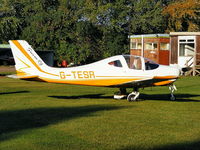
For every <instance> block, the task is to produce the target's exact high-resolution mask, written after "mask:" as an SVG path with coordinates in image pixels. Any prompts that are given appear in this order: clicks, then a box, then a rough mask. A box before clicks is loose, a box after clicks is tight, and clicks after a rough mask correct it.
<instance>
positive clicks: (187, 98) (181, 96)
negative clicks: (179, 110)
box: [140, 94, 200, 102]
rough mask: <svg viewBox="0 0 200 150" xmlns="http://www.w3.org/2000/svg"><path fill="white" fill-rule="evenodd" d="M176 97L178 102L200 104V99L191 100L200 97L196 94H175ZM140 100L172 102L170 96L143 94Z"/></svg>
mask: <svg viewBox="0 0 200 150" xmlns="http://www.w3.org/2000/svg"><path fill="white" fill-rule="evenodd" d="M174 96H175V97H176V100H175V101H176V102H200V100H199V99H197V100H195V99H190V98H193V97H198V96H200V95H196V94H174ZM140 99H142V100H159V101H170V94H153V95H151V94H150V95H147V94H141V95H140Z"/></svg>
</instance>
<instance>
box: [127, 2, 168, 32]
mask: <svg viewBox="0 0 200 150" xmlns="http://www.w3.org/2000/svg"><path fill="white" fill-rule="evenodd" d="M162 8H163V4H162V2H161V1H155V0H138V1H137V2H135V3H133V4H132V10H131V13H130V16H131V18H130V22H131V24H130V26H131V27H130V33H131V34H144V33H146V34H148V33H163V32H164V31H165V28H166V26H165V19H164V18H163V16H162Z"/></svg>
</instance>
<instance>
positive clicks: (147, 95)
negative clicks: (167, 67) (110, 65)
mask: <svg viewBox="0 0 200 150" xmlns="http://www.w3.org/2000/svg"><path fill="white" fill-rule="evenodd" d="M176 85H177V88H178V91H177V92H176V93H175V94H176V97H177V100H176V101H170V100H168V95H169V90H168V87H156V88H146V89H144V90H142V89H141V90H140V92H141V93H142V94H141V99H142V100H141V101H139V102H127V101H126V100H125V99H124V100H114V99H113V98H112V96H113V93H114V92H115V91H116V90H117V89H112V88H102V87H87V86H74V85H63V84H49V83H41V82H29V81H22V80H17V79H9V78H5V77H3V78H2V77H0V150H68V149H72V150H73V149H74V150H80V149H83V150H84V149H88V150H95V149H97V150H104V149H105V150H107V149H112V150H129V149H130V150H131V149H139V150H140V149H156V150H164V149H180V150H183V149H187V150H188V149H200V78H199V77H183V78H181V79H179V80H178V81H177V82H176Z"/></svg>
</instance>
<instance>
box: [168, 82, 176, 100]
mask: <svg viewBox="0 0 200 150" xmlns="http://www.w3.org/2000/svg"><path fill="white" fill-rule="evenodd" d="M169 90H170V91H171V97H170V100H172V101H174V100H176V97H175V96H174V91H176V90H177V88H176V86H175V85H174V84H173V85H170V86H169Z"/></svg>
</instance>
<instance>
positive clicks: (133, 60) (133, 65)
mask: <svg viewBox="0 0 200 150" xmlns="http://www.w3.org/2000/svg"><path fill="white" fill-rule="evenodd" d="M124 58H125V60H126V63H127V65H128V67H129V68H130V69H135V70H141V69H142V61H141V57H139V56H133V55H124Z"/></svg>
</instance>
